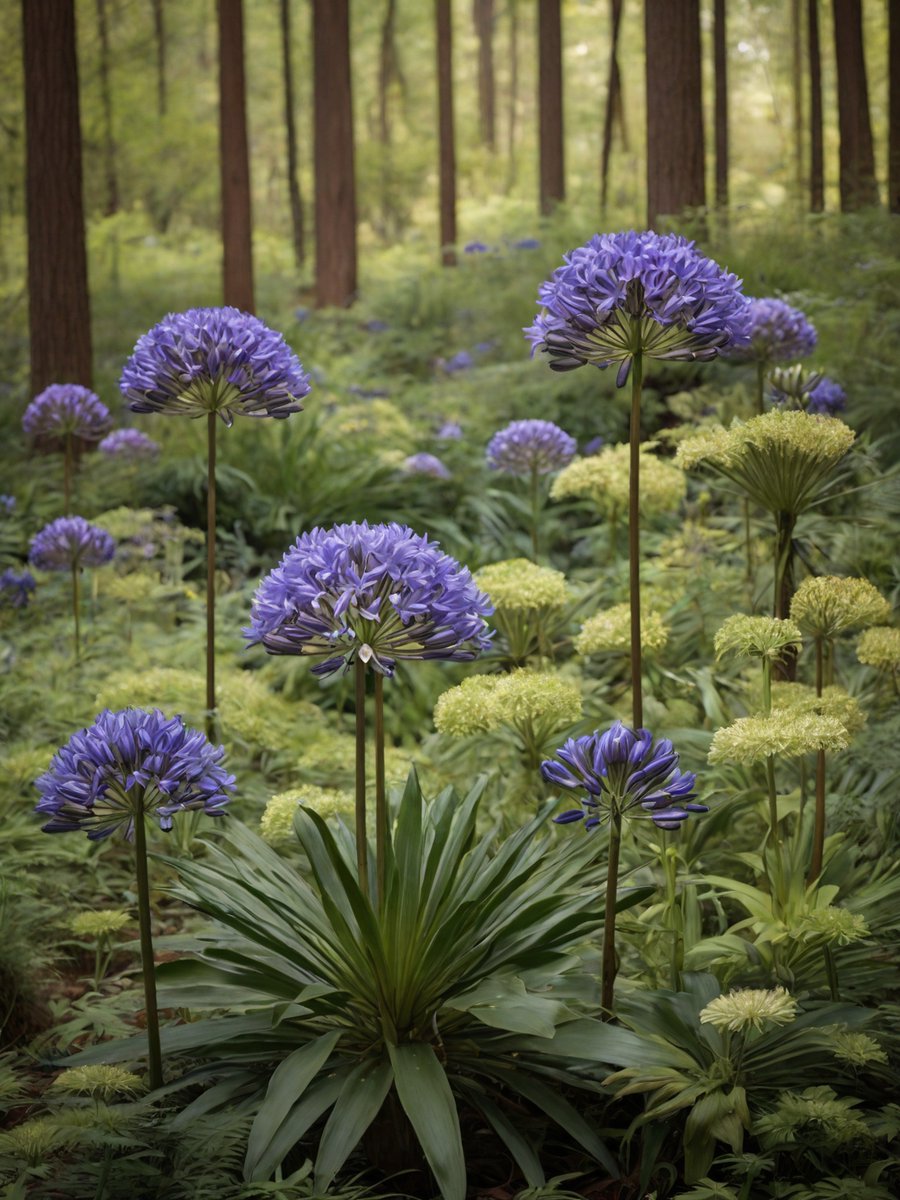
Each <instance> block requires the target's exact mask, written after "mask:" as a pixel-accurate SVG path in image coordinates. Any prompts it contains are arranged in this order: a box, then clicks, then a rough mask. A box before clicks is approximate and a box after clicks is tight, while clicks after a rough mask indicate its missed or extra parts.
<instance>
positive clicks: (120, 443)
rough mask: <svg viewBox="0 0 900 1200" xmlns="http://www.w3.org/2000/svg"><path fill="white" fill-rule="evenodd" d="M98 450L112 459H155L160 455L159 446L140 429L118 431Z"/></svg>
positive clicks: (106, 439)
mask: <svg viewBox="0 0 900 1200" xmlns="http://www.w3.org/2000/svg"><path fill="white" fill-rule="evenodd" d="M97 449H98V450H99V451H100V453H101V454H107V455H108V456H109V457H110V458H124V459H141V458H154V457H155V456H156V455H157V454H159V446H158V444H157V443H156V442H154V441H153V439H152V438H148V437H147V435H146V433H141V431H140V430H139V429H116V430H115V431H114V432H113V433H111V434H109V436H108V437H105V438H104V439H103V441H102V442H101V443H100V445H99V446H98V447H97Z"/></svg>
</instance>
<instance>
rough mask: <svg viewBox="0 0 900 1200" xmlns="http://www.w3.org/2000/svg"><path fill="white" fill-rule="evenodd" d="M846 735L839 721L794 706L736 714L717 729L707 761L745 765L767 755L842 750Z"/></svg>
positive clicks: (791, 755)
mask: <svg viewBox="0 0 900 1200" xmlns="http://www.w3.org/2000/svg"><path fill="white" fill-rule="evenodd" d="M849 744H850V735H849V733H848V732H847V727H846V725H845V724H844V723H843V721H840V720H838V718H837V717H832V716H823V715H821V714H819V713H817V712H809V711H806V712H804V711H803V710H801V709H798V708H797V707H795V706H792V707H790V708H773V709H772V712H771V713H770V714H769V715H768V716H755V717H740V718H739V719H738V720H737V721H734V722H733V723H732V724H731V725H726V726H724V727H723V728H722V729H717V730H716V732H715V733H714V734H713V739H712V743H711V745H710V747H709V761H710V762H711V763H718V762H736V763H742V764H743V765H745V766H749V765H750V764H751V763H757V762H764V761H765V760H766V759H767V758H802V757H803V756H804V755H805V754H815V753H817V752H818V751H819V750H828V751H834V750H846V749H847V747H848V746H849Z"/></svg>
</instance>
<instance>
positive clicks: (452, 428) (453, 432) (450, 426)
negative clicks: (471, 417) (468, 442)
mask: <svg viewBox="0 0 900 1200" xmlns="http://www.w3.org/2000/svg"><path fill="white" fill-rule="evenodd" d="M462 435H463V431H462V425H460V423H459V422H458V421H444V423H443V424H442V425H441V427H440V429H438V431H437V433H436V434H435V437H436V438H437V439H438V441H441V442H458V441H460V440H461V438H462Z"/></svg>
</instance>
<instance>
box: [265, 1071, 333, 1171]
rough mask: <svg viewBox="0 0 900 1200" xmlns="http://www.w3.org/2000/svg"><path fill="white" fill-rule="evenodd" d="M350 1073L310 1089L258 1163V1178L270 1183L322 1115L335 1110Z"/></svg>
mask: <svg viewBox="0 0 900 1200" xmlns="http://www.w3.org/2000/svg"><path fill="white" fill-rule="evenodd" d="M347 1074H348V1072H347V1071H346V1070H343V1071H336V1072H335V1073H334V1074H331V1075H327V1076H326V1077H325V1078H324V1079H319V1080H316V1081H315V1082H314V1083H311V1084H310V1086H309V1087H308V1088H307V1089H306V1092H305V1094H304V1096H303V1099H302V1100H301V1101H300V1103H299V1104H295V1105H294V1107H293V1108H292V1109H291V1111H290V1112H289V1113H288V1115H287V1116H286V1117H285V1119H284V1121H283V1122H282V1125H281V1128H280V1129H279V1130H278V1132H277V1133H276V1134H275V1136H274V1137H273V1138H272V1140H271V1142H270V1143H269V1148H268V1150H267V1151H266V1152H265V1154H264V1155H263V1156H262V1158H261V1159H260V1160H259V1162H258V1163H257V1167H256V1178H257V1180H260V1179H269V1178H270V1177H271V1175H272V1172H273V1171H274V1170H275V1168H276V1167H278V1166H280V1165H281V1163H282V1161H283V1160H284V1158H285V1156H286V1155H287V1154H289V1153H290V1151H291V1150H292V1149H293V1148H294V1146H295V1145H296V1144H297V1142H299V1141H300V1139H301V1138H302V1137H303V1135H304V1134H305V1133H306V1132H307V1131H308V1130H309V1128H310V1127H311V1126H312V1125H313V1124H315V1122H316V1121H318V1119H319V1117H321V1115H322V1113H323V1112H325V1111H326V1110H327V1109H329V1108H331V1106H332V1104H334V1102H335V1101H336V1100H337V1098H338V1096H339V1095H340V1094H341V1089H342V1088H343V1086H344V1082H345V1080H346V1077H347Z"/></svg>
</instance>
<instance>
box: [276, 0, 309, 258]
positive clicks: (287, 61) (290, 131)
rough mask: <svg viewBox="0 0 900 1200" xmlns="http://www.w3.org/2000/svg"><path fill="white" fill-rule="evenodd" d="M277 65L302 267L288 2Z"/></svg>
mask: <svg viewBox="0 0 900 1200" xmlns="http://www.w3.org/2000/svg"><path fill="white" fill-rule="evenodd" d="M280 16H281V65H282V74H283V76H284V131H285V138H286V141H287V184H288V201H289V203H290V208H291V233H292V235H293V242H294V261H295V262H296V264H297V266H298V267H302V266H303V264H304V262H305V261H306V244H305V240H304V237H303V197H302V196H301V195H300V183H299V181H298V176H297V126H296V123H295V121H294V68H293V64H292V62H291V0H281V3H280Z"/></svg>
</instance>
